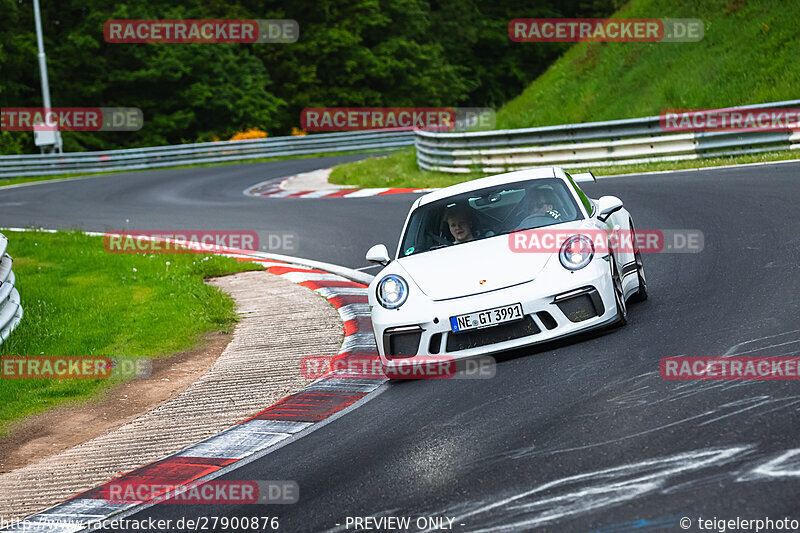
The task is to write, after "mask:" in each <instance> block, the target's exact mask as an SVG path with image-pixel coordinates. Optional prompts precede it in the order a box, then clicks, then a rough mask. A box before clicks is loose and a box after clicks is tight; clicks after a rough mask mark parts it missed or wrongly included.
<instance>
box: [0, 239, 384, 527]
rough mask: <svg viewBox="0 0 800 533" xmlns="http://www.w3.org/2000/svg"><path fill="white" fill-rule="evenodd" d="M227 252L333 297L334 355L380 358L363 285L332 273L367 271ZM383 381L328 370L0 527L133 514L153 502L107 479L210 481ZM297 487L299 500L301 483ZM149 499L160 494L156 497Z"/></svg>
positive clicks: (83, 523) (76, 523) (81, 523)
mask: <svg viewBox="0 0 800 533" xmlns="http://www.w3.org/2000/svg"><path fill="white" fill-rule="evenodd" d="M224 255H228V256H231V257H235V258H236V259H238V260H240V261H254V262H259V263H261V264H263V265H264V267H265V268H266V269H267V271H268V272H270V273H272V274H276V275H279V276H282V277H285V278H287V279H288V280H290V281H292V282H294V283H297V284H300V285H303V286H304V287H306V288H308V289H310V290H313V291H316V292H317V293H319V294H320V295H321V296H323V297H324V298H326V299H327V300H328V301H329V302H331V304H332V305H333V306H334V307H335V308H336V309H337V310H338V312H339V314H340V316H341V317H342V321H343V323H344V330H345V333H344V341H343V343H342V347H341V349H340V351H339V355H338V356H337V360H339V359H342V358H344V359H346V358H350V357H358V358H359V361H364V359H365V358H366V359H369V358H375V359H377V357H378V352H377V348H376V346H375V340H374V335H373V333H372V323H371V320H370V313H369V305H368V303H367V286H366V285H365V284H364V283H361V282H357V281H353V280H352V279H349V278H350V276H348V277H345V276H343V275H339V274H335V273H333V272H332V271H337V272H340V273H343V274H346V275H347V274H348V273H352V278H355V279H364V276H366V275H365V274H363V273H360V272H356V271H351V270H349V269H346V268H344V267H339V266H336V265H326V264H324V263H317V262H314V261H306V260H301V259H298V261H300V262H302V263H305V264H306V266H304V265H302V264H299V263H297V262H290V261H284V260H279V259H275V256H267V255H266V254H259V253H255V254H254V253H239V252H229V253H225V254H224ZM286 259H290V258H286ZM291 259H295V258H291ZM308 265H311V266H308ZM315 266H321V267H322V268H315ZM299 371H300V369H299V368H298V372H299ZM386 381H387V380H386V378H385V377H376V376H373V377H368V378H364V379H361V378H352V377H346V378H342V377H337V372H332V373H328V374H326V375H325V376H323V377H322V378H320V379H319V380H317V381H315V382H314V383H311V384H310V385H308V386H307V387H305V388H303V389H301V390H300V391H299V392H296V393H294V394H290V395H289V396H287V397H285V398H283V399H282V400H280V401H278V402H277V403H275V404H274V405H271V406H269V407H267V408H266V409H264V410H263V411H261V412H259V413H257V414H255V415H254V416H253V417H251V418H249V419H248V420H245V421H244V422H241V423H239V424H237V425H235V426H233V427H231V428H229V429H227V430H225V431H223V432H222V433H219V434H217V435H215V436H213V437H210V438H208V439H206V440H204V441H201V442H199V443H197V444H193V445H191V446H189V447H187V448H185V449H183V450H181V451H179V452H178V453H175V454H173V455H171V456H168V457H165V458H164V459H161V460H159V461H156V462H155V463H152V464H149V465H146V466H143V467H141V468H138V469H136V470H134V471H132V472H128V473H127V474H124V475H123V476H121V477H119V478H116V479H114V480H113V481H110V482H109V483H106V484H104V485H101V486H99V487H96V488H94V489H91V490H89V491H86V492H84V493H82V494H79V495H77V496H75V497H73V498H70V499H68V500H66V501H64V502H62V503H60V504H58V505H55V506H53V507H51V508H49V509H47V510H45V511H42V512H40V513H37V514H35V515H32V516H29V517H27V518H26V519H24V520H23V521H20V522H18V523H16V524H15V525H13V526H12V527H10V528H7V529H3V530H2V531H8V532H12V531H13V532H22V531H49V532H58V533H72V532H76V531H83V530H85V529H90V528H96V527H97V525H98V524H99V523H101V522H102V521H103V520H107V519H110V518H112V517H117V518H119V517H121V516H123V515H128V514H133V513H134V512H137V511H139V510H141V509H143V508H145V507H149V506H150V505H152V503H150V504H148V502H147V501H145V502H144V503H127V502H126V503H119V502H118V501H110V500H109V498H108V497H109V490H110V485H111V484H119V483H132V484H136V485H148V486H171V487H176V486H183V485H186V484H188V483H192V482H194V483H196V482H202V481H206V480H211V479H213V478H216V477H218V476H221V475H223V474H225V473H227V472H229V471H230V470H233V469H235V468H237V467H239V466H242V465H244V464H246V463H249V462H251V461H253V460H256V459H258V458H259V457H262V456H264V455H266V454H267V453H270V452H272V451H274V450H276V449H277V448H279V447H281V446H283V445H285V444H288V442H290V441H292V440H294V439H296V438H299V437H302V436H303V435H305V434H306V433H310V432H311V431H314V430H315V429H316V428H317V427H320V426H321V425H324V422H325V421H330V420H331V417H335V416H336V415H339V416H341V415H342V414H344V412H345V411H346V410H350V409H351V408H353V407H355V404H356V402H362V401H367V396H368V395H370V393H377V392H378V391H377V389H378V388H380V387H381V385H383V384H384V383H385V382H386ZM321 423H323V424H321ZM300 491H301V497H302V487H301V489H300ZM153 497H158V495H156V494H154V495H153ZM151 500H152V498H151Z"/></svg>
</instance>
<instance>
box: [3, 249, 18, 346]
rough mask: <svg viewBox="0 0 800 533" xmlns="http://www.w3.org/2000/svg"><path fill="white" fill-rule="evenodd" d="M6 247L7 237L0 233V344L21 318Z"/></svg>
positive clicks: (10, 262) (11, 261)
mask: <svg viewBox="0 0 800 533" xmlns="http://www.w3.org/2000/svg"><path fill="white" fill-rule="evenodd" d="M7 248H8V239H7V238H6V237H5V235H3V234H2V233H0V344H2V343H3V341H4V340H6V339H7V338H8V336H9V335H11V331H12V330H13V329H14V328H15V327H17V324H19V321H20V320H22V305H20V301H19V292H17V289H16V287H14V283H15V282H16V279H15V278H14V272H13V271H12V270H11V264H12V263H13V260H12V259H11V256H10V255H8V254H7V253H6V249H7Z"/></svg>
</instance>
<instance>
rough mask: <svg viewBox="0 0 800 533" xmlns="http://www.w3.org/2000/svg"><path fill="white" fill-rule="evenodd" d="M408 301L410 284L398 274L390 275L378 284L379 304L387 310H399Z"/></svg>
mask: <svg viewBox="0 0 800 533" xmlns="http://www.w3.org/2000/svg"><path fill="white" fill-rule="evenodd" d="M406 299H408V283H406V280H404V279H403V278H401V277H400V276H398V275H396V274H389V275H388V276H386V277H384V278H383V279H382V280H381V281H380V282H379V283H378V302H380V304H381V305H382V306H383V307H385V308H386V309H397V308H398V307H400V306H401V305H403V304H404V303H406Z"/></svg>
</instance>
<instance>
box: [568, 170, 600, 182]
mask: <svg viewBox="0 0 800 533" xmlns="http://www.w3.org/2000/svg"><path fill="white" fill-rule="evenodd" d="M570 175H571V176H572V179H573V180H575V183H587V182H588V183H596V182H597V178H595V177H594V174H592V173H591V172H581V173H580V174H570Z"/></svg>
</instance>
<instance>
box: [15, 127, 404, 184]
mask: <svg viewBox="0 0 800 533" xmlns="http://www.w3.org/2000/svg"><path fill="white" fill-rule="evenodd" d="M412 144H414V133H413V132H411V131H356V132H339V133H322V134H312V135H305V136H288V137H272V138H267V139H255V140H248V141H224V142H209V143H194V144H179V145H174V146H157V147H150V148H131V149H126V150H107V151H102V152H75V153H65V154H46V155H38V154H37V155H9V156H0V178H11V177H21V176H46V175H55V174H70V173H84V172H86V173H92V172H112V171H117V170H137V169H147V168H159V167H170V166H177V165H187V164H195V163H216V162H224V161H237V160H246V159H257V158H262V157H280V156H292V155H304V154H317V153H327V152H344V151H351V150H352V151H362V150H363V151H367V150H386V151H389V150H396V149H400V148H403V147H406V146H410V145H412Z"/></svg>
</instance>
